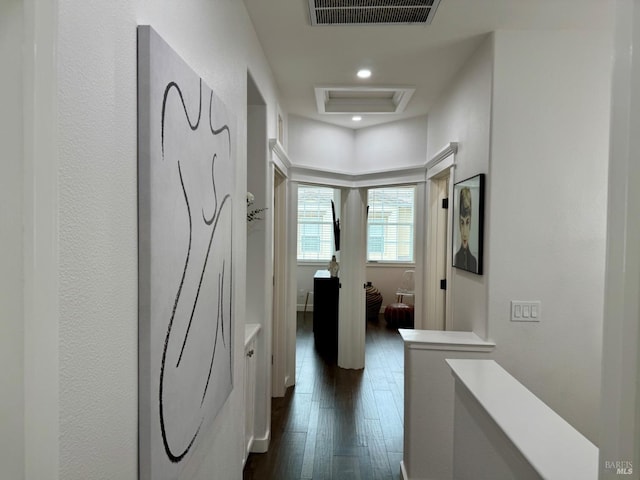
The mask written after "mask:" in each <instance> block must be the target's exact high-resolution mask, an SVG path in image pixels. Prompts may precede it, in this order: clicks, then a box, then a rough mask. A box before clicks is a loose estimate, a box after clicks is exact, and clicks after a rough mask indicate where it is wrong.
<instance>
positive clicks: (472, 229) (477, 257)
mask: <svg viewBox="0 0 640 480" xmlns="http://www.w3.org/2000/svg"><path fill="white" fill-rule="evenodd" d="M484 190H485V174H484V173H480V174H478V175H474V176H473V177H470V178H467V179H466V180H462V181H460V182H457V183H455V184H454V186H453V213H452V222H453V223H452V226H453V229H452V231H453V235H452V237H453V238H452V242H451V247H452V265H453V266H454V267H456V268H458V269H460V270H466V271H467V272H471V273H475V274H476V275H482V266H483V261H482V257H483V255H482V250H483V240H484V195H485V194H484ZM469 201H470V207H471V208H470V215H465V213H467V212H469Z"/></svg>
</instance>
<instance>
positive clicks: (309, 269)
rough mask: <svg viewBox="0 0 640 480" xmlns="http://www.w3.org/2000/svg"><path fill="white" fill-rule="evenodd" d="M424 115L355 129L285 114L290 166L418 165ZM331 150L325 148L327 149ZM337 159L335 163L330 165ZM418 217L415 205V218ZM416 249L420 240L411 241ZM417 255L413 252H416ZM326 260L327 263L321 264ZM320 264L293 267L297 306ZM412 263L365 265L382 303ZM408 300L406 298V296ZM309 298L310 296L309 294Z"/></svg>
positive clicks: (364, 169)
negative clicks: (295, 276) (287, 125)
mask: <svg viewBox="0 0 640 480" xmlns="http://www.w3.org/2000/svg"><path fill="white" fill-rule="evenodd" d="M426 132H427V117H426V116H421V117H415V118H410V119H408V120H401V121H396V122H392V123H388V124H384V125H378V126H373V127H368V128H362V129H359V130H352V129H348V128H343V127H336V126H332V125H328V124H325V123H322V122H317V121H314V120H309V119H304V118H301V117H296V116H290V117H289V145H290V149H289V156H290V158H291V161H292V163H293V164H294V165H295V166H310V167H314V168H326V169H327V170H334V171H340V172H346V173H349V174H351V175H359V174H366V173H371V172H377V171H384V170H393V169H399V168H403V167H416V166H424V165H425V163H426V161H427V157H426V152H427V135H426ZM328 149H331V151H330V152H328V151H327V150H328ZM333 160H338V161H339V162H338V163H336V164H330V163H328V162H331V161H333ZM419 216H424V206H423V205H420V204H419V205H418V208H417V210H416V217H419ZM416 248H422V244H418V243H417V244H416ZM417 257H419V255H417ZM327 263H328V262H327ZM324 268H326V265H325V264H324V263H320V264H315V265H309V264H303V265H298V268H297V279H298V287H297V305H298V309H299V310H300V309H301V308H302V307H304V300H305V293H304V292H307V291H311V292H313V275H314V273H315V272H316V270H318V269H324ZM413 268H415V267H413V266H406V265H404V266H398V267H394V266H387V265H385V266H375V265H368V266H367V268H366V275H367V281H371V282H372V283H373V285H374V286H375V287H376V288H377V289H378V290H380V292H381V293H382V296H383V307H384V306H385V305H387V304H389V303H393V302H395V301H396V295H395V292H396V290H397V288H398V286H399V285H400V281H401V278H402V274H403V273H404V271H405V270H408V269H413ZM407 300H408V299H407ZM309 302H310V303H312V302H313V295H310V296H309Z"/></svg>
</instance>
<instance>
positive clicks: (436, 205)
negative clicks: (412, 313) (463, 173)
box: [425, 170, 449, 330]
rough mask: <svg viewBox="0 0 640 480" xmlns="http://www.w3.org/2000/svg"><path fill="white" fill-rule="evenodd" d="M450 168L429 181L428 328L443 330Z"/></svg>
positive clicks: (445, 315)
mask: <svg viewBox="0 0 640 480" xmlns="http://www.w3.org/2000/svg"><path fill="white" fill-rule="evenodd" d="M448 202H449V171H448V170H447V171H446V172H444V173H443V174H441V175H440V176H438V177H437V178H434V179H432V180H431V181H430V185H429V209H428V212H429V213H428V218H429V221H428V225H427V232H428V233H427V234H428V239H429V243H428V245H429V247H428V253H427V266H428V268H427V272H428V273H427V286H428V287H427V288H428V291H427V308H426V314H427V318H426V325H425V328H426V329H428V330H445V329H446V318H447V282H448V272H447V250H448V249H447V246H448V243H449V242H448V240H449V236H448V235H449V214H448Z"/></svg>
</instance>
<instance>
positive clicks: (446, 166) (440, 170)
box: [423, 142, 458, 330]
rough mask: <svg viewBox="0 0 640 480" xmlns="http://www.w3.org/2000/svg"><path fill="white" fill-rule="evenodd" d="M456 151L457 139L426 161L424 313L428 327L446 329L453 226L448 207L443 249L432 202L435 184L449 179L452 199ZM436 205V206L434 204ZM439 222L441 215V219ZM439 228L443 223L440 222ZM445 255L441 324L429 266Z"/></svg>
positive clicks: (437, 287) (435, 285) (436, 279)
mask: <svg viewBox="0 0 640 480" xmlns="http://www.w3.org/2000/svg"><path fill="white" fill-rule="evenodd" d="M457 151H458V144H457V143H456V142H450V143H449V144H447V145H446V146H445V147H444V148H442V149H441V150H440V151H439V152H437V153H436V154H435V155H434V156H433V157H432V158H431V160H429V162H428V163H427V166H426V167H427V195H426V199H427V202H428V208H427V235H426V268H425V269H424V272H425V273H424V276H425V290H426V295H425V299H424V301H423V312H425V318H426V325H425V328H427V329H442V328H441V327H444V330H449V329H450V328H451V327H452V325H453V319H452V311H451V294H450V292H451V289H452V288H453V281H452V277H453V275H452V268H451V260H452V258H451V256H452V252H451V248H450V247H449V243H450V242H449V239H450V238H451V232H452V225H451V213H450V210H447V212H446V217H445V219H446V229H447V234H446V238H447V239H446V242H445V249H444V252H443V251H442V249H441V248H438V242H437V241H436V238H437V237H436V234H437V231H438V217H439V216H440V215H438V214H437V213H436V214H434V213H433V212H432V208H431V207H432V201H433V198H435V197H436V196H437V190H438V183H439V182H440V181H441V180H442V179H444V178H448V184H449V185H448V190H449V192H448V198H450V199H451V198H453V178H454V175H453V172H454V169H455V166H456V165H455V154H456V152H457ZM436 207H437V205H436ZM436 212H437V210H436ZM440 223H442V217H441V218H440ZM440 228H442V225H440ZM443 254H444V255H446V260H445V261H446V263H445V265H446V267H445V271H444V273H445V279H446V281H447V287H446V290H445V295H444V297H445V298H444V309H445V319H444V325H443V326H442V325H441V322H439V321H438V320H437V319H435V318H434V315H435V314H436V312H437V309H436V308H437V307H436V306H437V302H438V297H440V298H441V294H442V292H441V289H440V280H441V278H439V275H438V273H440V272H438V271H437V270H434V269H433V268H432V266H433V265H438V264H441V263H442V260H443V259H442V255H443Z"/></svg>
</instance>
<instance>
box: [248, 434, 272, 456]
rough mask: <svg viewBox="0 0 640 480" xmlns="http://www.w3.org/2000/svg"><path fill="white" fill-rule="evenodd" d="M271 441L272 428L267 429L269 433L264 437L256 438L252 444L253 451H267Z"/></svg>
mask: <svg viewBox="0 0 640 480" xmlns="http://www.w3.org/2000/svg"><path fill="white" fill-rule="evenodd" d="M270 441H271V430H267V434H266V435H265V436H264V437H263V438H254V439H253V445H251V452H253V453H266V452H267V451H268V450H269V442H270Z"/></svg>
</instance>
